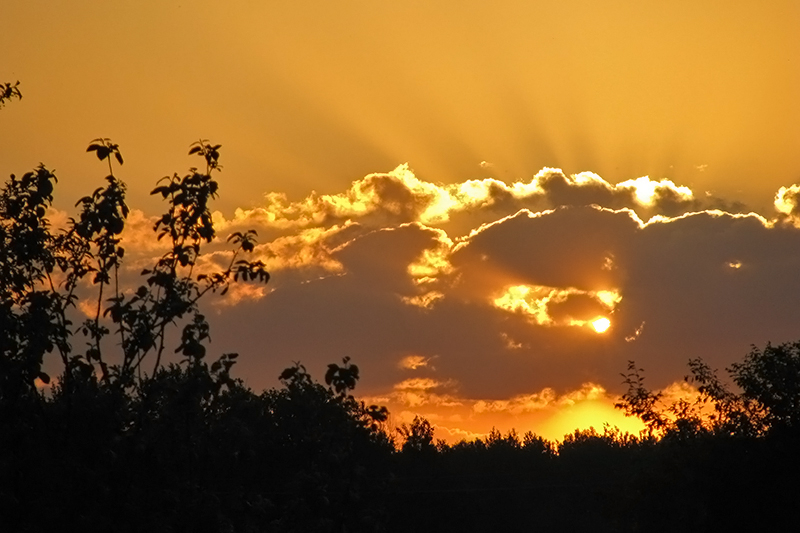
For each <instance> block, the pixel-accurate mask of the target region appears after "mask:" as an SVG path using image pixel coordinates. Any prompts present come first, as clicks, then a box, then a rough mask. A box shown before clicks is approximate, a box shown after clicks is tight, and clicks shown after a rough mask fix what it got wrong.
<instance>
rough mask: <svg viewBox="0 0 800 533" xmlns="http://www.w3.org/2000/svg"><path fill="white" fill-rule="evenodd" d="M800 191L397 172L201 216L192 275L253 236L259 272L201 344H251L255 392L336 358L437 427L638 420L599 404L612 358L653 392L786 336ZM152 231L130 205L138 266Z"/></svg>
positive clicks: (219, 308)
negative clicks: (748, 198) (734, 194)
mask: <svg viewBox="0 0 800 533" xmlns="http://www.w3.org/2000/svg"><path fill="white" fill-rule="evenodd" d="M798 190H800V189H798V187H797V186H792V187H786V188H783V189H781V190H780V191H779V192H778V194H777V195H776V200H775V208H776V211H775V212H774V213H762V214H756V213H750V212H748V211H747V210H746V209H744V208H743V207H742V206H738V204H736V203H735V202H725V201H723V200H719V199H715V198H713V197H711V196H709V195H703V196H701V197H698V196H697V195H695V194H694V193H693V192H692V191H691V190H689V189H688V188H687V187H685V186H682V185H677V184H675V183H673V182H671V181H669V180H666V179H662V180H652V179H650V178H635V179H631V180H627V181H623V182H620V183H617V184H611V183H608V182H606V181H605V180H603V179H602V178H601V177H600V176H597V175H595V174H592V173H589V172H584V173H581V174H576V175H571V176H567V175H565V174H563V173H562V172H561V171H559V170H555V169H544V170H542V171H540V172H539V173H537V174H536V175H535V176H534V177H533V178H532V179H531V180H530V181H518V182H513V183H505V182H502V181H499V180H496V179H489V178H487V179H480V180H472V181H467V182H463V183H455V184H437V183H433V182H429V181H424V180H422V179H420V178H418V177H417V176H415V175H414V173H413V172H412V171H411V169H410V168H409V167H408V166H406V165H402V166H400V167H398V168H396V169H395V170H393V171H391V172H389V173H385V174H372V175H369V176H367V177H365V178H363V179H361V180H357V181H355V182H353V184H352V185H351V186H350V187H349V188H348V189H347V190H346V191H344V192H342V193H339V194H328V195H318V194H312V195H309V196H308V197H307V198H305V199H303V200H301V201H299V202H290V201H289V200H288V199H287V197H285V196H283V195H280V194H276V195H270V196H268V197H266V198H265V201H264V205H263V206H261V207H258V208H255V209H251V210H237V211H236V213H235V214H234V216H233V217H232V218H230V219H226V218H225V217H224V216H223V215H222V214H219V213H217V214H215V221H216V222H217V224H218V239H217V240H216V241H215V242H214V243H212V244H211V245H210V246H209V247H208V251H209V252H210V253H209V254H208V255H207V256H206V259H205V263H203V264H201V265H199V268H201V269H203V268H208V269H210V268H212V267H215V266H216V267H221V266H224V265H226V264H227V262H229V261H230V258H231V255H230V252H228V251H225V250H226V248H225V238H226V237H227V235H228V234H229V233H230V232H232V231H243V230H246V229H250V228H252V229H255V230H257V231H258V235H259V244H258V245H257V247H256V250H255V254H254V258H257V259H261V260H263V261H264V262H265V263H266V264H267V266H268V269H269V270H270V272H271V273H272V275H273V277H272V281H271V282H270V284H269V285H268V286H266V287H257V286H249V285H242V286H240V287H236V288H234V289H231V290H230V291H229V292H228V294H226V295H225V296H224V297H214V298H217V299H216V300H213V299H212V300H213V301H210V304H211V305H212V306H213V308H214V312H213V313H210V315H213V322H212V328H213V331H212V335H213V338H214V344H215V345H216V346H220V349H224V350H225V351H236V352H239V353H242V354H243V355H244V354H254V355H251V356H249V357H242V358H241V359H240V361H239V363H238V365H239V372H241V373H242V375H243V376H244V377H245V379H246V381H247V382H248V383H249V384H250V385H251V386H253V387H256V388H259V387H264V386H269V385H272V384H275V377H276V376H277V375H278V374H279V373H280V371H281V370H282V369H283V368H284V367H285V366H287V365H289V364H291V362H292V361H302V362H303V363H304V364H305V365H306V366H307V367H308V368H309V369H310V370H311V371H312V373H315V374H317V375H321V372H323V371H324V368H325V365H327V364H328V363H330V362H333V361H337V360H340V359H341V358H342V357H345V356H349V357H351V358H352V359H353V361H355V362H356V363H357V364H358V365H359V367H360V368H361V370H362V375H363V380H362V383H360V384H359V391H360V392H361V393H362V394H363V395H365V397H367V398H368V399H370V400H374V401H375V402H377V403H385V404H386V405H388V406H389V407H390V408H391V409H392V410H393V412H394V413H396V414H398V415H397V416H399V417H400V419H402V420H405V419H404V418H402V416H401V415H400V414H399V413H406V414H408V413H416V414H421V415H425V416H428V417H429V418H430V419H431V421H432V422H434V421H435V426H436V427H437V428H438V429H437V431H441V435H445V436H448V435H449V437H448V438H451V437H452V436H454V435H466V434H475V435H478V434H484V433H486V432H488V431H489V430H490V429H491V427H492V426H493V425H496V426H497V427H510V426H514V427H516V428H517V429H518V430H519V431H526V430H528V429H533V430H536V428H537V427H538V428H540V432H546V431H549V432H551V433H550V434H555V433H557V432H558V431H561V429H563V428H567V430H569V428H568V427H567V425H568V422H569V420H570V419H571V420H573V421H582V422H581V423H585V424H589V423H590V422H591V421H592V420H594V422H592V423H593V424H595V425H597V426H598V427H599V425H601V421H600V418H604V419H605V420H606V421H608V420H613V421H614V423H617V424H629V425H628V426H626V427H634V426H631V425H630V424H634V422H633V421H625V420H623V419H622V418H620V417H621V413H619V412H618V411H615V410H614V409H613V404H614V402H615V401H617V399H618V398H619V395H620V394H621V393H622V392H623V386H622V384H621V378H620V373H621V372H623V371H624V370H625V368H626V365H627V361H629V360H635V361H636V362H637V364H638V365H639V366H642V367H643V368H645V370H646V373H647V375H648V376H649V379H650V380H651V381H650V382H651V383H652V386H653V387H654V388H665V387H667V386H668V385H669V384H671V383H673V382H674V381H675V380H676V377H679V376H682V375H684V374H685V373H686V368H685V364H686V361H687V360H688V359H689V358H692V357H704V358H706V359H707V360H708V361H709V362H710V364H712V366H716V367H720V368H724V367H725V366H728V365H729V364H730V363H731V362H733V361H735V360H737V359H739V358H740V357H741V356H742V355H743V354H744V353H745V352H746V351H747V350H748V347H749V346H750V344H763V343H765V342H766V341H768V340H771V341H774V342H780V341H785V340H791V339H793V338H795V336H796V335H797V329H796V325H797V324H798V323H800V311H798V309H797V308H796V306H793V305H791V301H790V299H787V298H786V295H787V294H793V293H800V278H799V277H798V276H797V275H796V273H797V272H798V271H800V229H798V227H795V225H794V224H786V223H783V221H785V220H794V218H793V217H795V215H796V213H797V211H798V208H797V202H798V200H797V198H798V197H800V193H798ZM151 226H152V220H151V219H149V218H148V217H147V216H145V215H144V214H142V213H138V212H137V213H135V214H134V215H133V216H132V219H131V225H130V228H129V229H127V230H126V233H125V234H124V236H123V237H124V242H125V243H126V244H127V247H128V248H130V250H129V253H130V255H131V258H132V259H133V260H134V261H135V262H136V264H137V265H138V264H140V263H143V262H144V261H145V260H152V258H153V257H156V256H157V255H158V254H159V253H160V249H159V246H161V245H158V246H155V247H154V246H153V245H152V242H153V240H152V227H151ZM148 232H149V233H148ZM148 235H149V236H148ZM127 256H128V254H126V258H127ZM137 258H138V259H137ZM220 298H221V299H220ZM434 362H435V364H434ZM570 417H571V418H570ZM434 419H435V420H434ZM504 424H505V426H503V425H504ZM587 427H588V426H587Z"/></svg>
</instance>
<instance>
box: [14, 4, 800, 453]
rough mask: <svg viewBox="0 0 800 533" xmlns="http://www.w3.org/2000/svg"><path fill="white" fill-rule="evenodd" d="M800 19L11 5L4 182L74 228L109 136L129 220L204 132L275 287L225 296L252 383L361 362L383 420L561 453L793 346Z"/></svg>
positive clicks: (577, 10) (230, 207)
mask: <svg viewBox="0 0 800 533" xmlns="http://www.w3.org/2000/svg"><path fill="white" fill-rule="evenodd" d="M798 28H800V3H798V2H796V1H783V0H776V1H770V2H755V1H741V0H739V1H727V2H717V1H693V2H688V1H675V2H633V1H607V2H596V1H574V0H560V1H537V2H532V1H527V0H525V1H523V0H499V1H495V2H486V1H475V0H458V1H454V0H440V1H435V2H434V1H425V2H423V1H410V0H408V1H376V0H342V1H337V2H326V1H320V0H317V1H307V0H306V1H303V0H295V1H292V2H289V1H280V0H272V1H265V0H259V1H256V0H252V1H245V0H230V1H228V2H219V1H214V2H212V1H206V0H195V1H191V0H179V1H165V0H157V1H156V0H104V1H99V0H69V1H66V0H7V1H6V2H5V3H4V5H3V13H2V17H0V81H16V80H20V82H21V85H20V88H21V90H22V92H23V94H24V98H23V100H22V101H20V102H13V103H12V104H10V105H8V106H6V107H5V108H4V109H3V110H2V112H0V172H2V173H4V174H6V175H7V174H10V173H12V172H16V173H21V172H24V171H26V170H29V169H30V168H33V167H34V166H35V165H37V164H38V163H39V162H44V163H45V164H47V165H48V167H49V168H54V169H55V170H56V173H57V175H58V176H59V180H60V182H59V195H60V197H59V198H58V200H57V207H58V208H60V209H63V210H69V209H70V208H71V206H72V205H73V204H74V202H75V200H76V199H77V198H79V197H81V196H83V195H84V194H87V193H88V192H90V191H91V190H93V189H94V188H95V187H97V186H99V184H100V183H101V180H102V176H103V175H104V174H103V167H102V165H99V164H97V163H96V161H93V160H92V158H91V157H89V156H88V155H86V154H85V149H86V146H87V145H88V143H89V141H90V140H92V139H94V138H96V137H100V136H103V137H111V138H112V139H113V140H114V141H115V142H117V143H119V144H120V145H121V150H122V153H123V155H124V156H125V159H126V163H125V165H124V167H123V168H122V170H121V171H120V176H121V177H122V178H123V179H124V180H126V181H127V183H128V185H129V190H130V204H131V205H132V206H133V207H135V208H139V209H141V210H142V212H141V213H138V212H137V215H136V216H138V217H139V219H137V220H138V221H139V223H140V224H139V226H141V228H144V229H146V227H147V217H148V216H152V215H154V214H156V213H157V209H158V208H159V206H158V204H157V203H156V202H155V201H153V200H152V199H150V198H149V196H148V193H149V191H150V189H151V188H152V187H153V184H154V183H155V181H156V180H157V179H158V178H160V177H162V176H164V175H166V174H171V173H172V172H182V171H184V170H185V169H186V168H187V167H188V166H189V165H190V164H193V163H192V162H191V161H190V160H189V159H187V158H186V156H185V153H186V150H187V149H188V146H189V144H190V143H191V142H193V141H195V140H197V139H198V138H209V139H211V140H212V141H214V142H215V143H221V144H222V145H223V149H222V164H223V166H224V172H223V174H222V175H221V185H222V190H221V198H220V201H219V203H218V209H219V210H220V212H219V214H218V215H217V220H218V221H219V222H220V225H221V227H222V228H224V229H222V230H221V231H220V233H225V232H226V231H235V229H233V228H238V227H249V226H248V225H251V226H253V227H256V228H257V229H258V230H259V233H260V235H261V242H262V243H263V246H262V247H261V249H260V250H261V253H263V254H264V257H266V258H268V259H269V261H271V268H272V270H273V276H274V277H273V282H272V285H271V287H270V288H269V291H261V292H257V293H252V294H251V293H248V292H246V291H243V292H240V293H234V295H235V296H236V297H237V298H241V301H239V303H235V302H234V301H233V300H231V301H230V302H228V303H229V304H231V305H228V306H222V305H218V306H217V308H219V309H223V308H224V309H225V311H224V312H222V313H221V314H219V315H218V324H217V325H216V327H215V332H216V333H215V335H214V339H215V344H218V345H219V348H218V349H219V350H220V351H228V350H230V349H238V350H240V351H241V352H242V353H243V355H247V356H249V357H244V358H243V361H242V363H241V364H240V366H241V369H240V371H242V372H246V376H247V378H248V382H250V383H252V384H253V386H256V387H263V386H267V385H272V384H274V376H275V375H277V372H279V370H280V368H282V367H284V366H286V365H287V364H288V363H289V362H291V361H293V360H298V359H301V360H303V361H309V367H310V368H312V369H313V368H317V367H319V366H321V365H323V364H324V363H326V362H331V361H335V360H338V359H340V358H341V357H343V356H346V355H350V356H352V357H353V358H354V360H355V361H356V362H357V363H358V364H359V365H360V366H362V368H363V369H364V376H365V377H364V380H363V384H362V385H361V387H362V388H363V392H365V393H367V394H370V395H371V396H372V397H375V398H381V399H384V400H386V401H387V402H389V403H390V404H391V405H390V406H391V407H392V411H393V413H395V416H396V417H398V420H400V421H402V420H405V419H407V417H408V416H412V414H413V413H415V412H419V413H423V414H426V415H428V416H429V417H430V418H431V420H432V422H435V423H436V424H437V427H439V428H440V429H439V431H440V432H441V434H442V435H449V437H448V438H456V436H457V435H472V434H480V433H481V432H486V431H488V429H490V428H491V425H492V424H494V423H496V424H498V427H501V429H507V428H508V427H510V426H511V425H516V427H517V429H518V430H522V431H524V430H527V429H531V428H533V429H537V428H538V431H539V432H540V433H546V432H548V431H549V432H551V434H550V435H548V436H558V432H559V431H561V429H560V427H561V426H558V428H557V429H556V426H557V421H558V420H559V419H566V420H568V421H569V420H578V419H581V417H583V418H587V419H588V418H591V416H590V415H589V414H587V413H591V412H595V411H596V412H598V413H599V412H605V411H604V410H606V411H607V407H608V405H609V403H610V401H612V400H611V399H612V397H613V396H614V395H615V394H618V393H619V392H620V384H619V373H620V372H622V371H624V369H625V364H626V361H627V360H628V359H636V360H637V361H641V363H642V365H643V366H645V367H646V368H647V369H649V370H651V371H652V374H653V381H654V385H657V386H659V387H667V386H669V385H670V383H672V382H673V381H675V380H678V379H680V377H681V376H682V375H683V374H684V373H685V361H686V360H687V359H688V358H689V357H690V356H699V355H703V356H707V357H710V358H712V359H714V360H715V361H717V362H718V363H719V364H720V366H725V365H726V364H729V362H730V361H731V360H735V359H737V358H739V357H741V355H742V354H743V353H744V352H745V351H746V350H747V348H748V346H749V344H750V343H763V342H765V341H766V340H769V339H771V340H773V341H783V340H789V339H794V338H795V336H796V331H797V327H796V325H797V323H798V320H797V319H798V318H800V317H798V316H797V315H798V312H797V311H795V310H793V309H792V308H791V306H789V305H788V304H789V303H790V302H789V300H790V299H789V298H787V297H786V294H789V293H790V292H791V291H790V290H789V289H791V288H794V290H795V291H796V290H797V289H800V287H796V285H797V284H798V282H797V281H796V280H795V278H797V276H796V275H795V274H796V272H798V268H800V242H797V241H798V235H797V230H796V229H794V226H793V225H792V224H794V222H793V221H794V218H793V217H794V216H795V214H796V213H795V211H796V209H795V207H796V205H797V201H796V199H797V192H798V191H797V189H793V188H792V189H785V190H784V191H783V193H781V196H780V198H779V200H780V201H779V202H777V204H776V203H775V199H776V194H777V193H778V191H779V190H780V188H781V187H790V186H791V185H792V184H794V183H796V182H800V98H798V95H800V64H798V63H800V32H798V31H797V29H798ZM557 169H560V170H557ZM312 191H314V192H312ZM282 195H283V196H282ZM592 204H594V205H595V206H599V207H590V205H592ZM712 210H717V211H712ZM750 211H755V212H756V213H758V215H755V214H751V215H747V213H749V212H750ZM690 213H696V214H690ZM780 213H783V214H780ZM779 215H780V221H778V218H776V217H779ZM654 216H660V217H661V218H653V217H654ZM141 228H140V229H141ZM129 239H130V240H131V241H130V242H132V243H134V242H135V243H144V242H146V240H136V239H137V237H136V236H135V229H132V230H131V236H130V237H129ZM149 251H150V252H152V250H149ZM141 253H142V254H144V255H146V254H147V253H148V249H147V247H146V246H144V245H142V248H141ZM270 291H272V292H270ZM776 302H779V304H777V303H776ZM603 318H605V319H607V320H609V322H610V326H609V328H608V330H607V331H606V332H604V333H598V332H597V331H596V328H595V326H594V325H593V324H594V323H595V322H596V321H597V320H601V319H603ZM248 331H251V332H260V333H263V335H266V336H268V337H267V340H264V337H259V336H258V335H256V334H255V333H254V334H253V336H251V337H248V335H247V332H248ZM628 339H629V340H628ZM226 342H227V343H231V344H233V345H234V346H233V347H230V346H227V345H225V343H226ZM414 357H418V358H419V361H421V362H422V363H424V364H422V363H420V364H416V366H415V364H410V363H409V364H405V363H403V361H416V359H413V358H414ZM408 358H412V359H408ZM315 365H317V366H315ZM404 365H405V366H404ZM409 365H410V366H409ZM412 367H413V368H412ZM276 369H277V370H276ZM409 380H412V381H409ZM413 380H417V381H413ZM420 380H422V381H420ZM424 380H429V381H424ZM498 402H499V403H498ZM503 402H505V403H503ZM403 413H405V414H403ZM548 413H549V414H548ZM545 414H547V416H545ZM598 416H599V415H598ZM404 417H405V418H404ZM537 417H538V418H537ZM559 417H560V418H559ZM567 425H568V423H567ZM534 426H535V427H534ZM548 428H550V429H548ZM448 432H449V433H448ZM459 432H462V433H459Z"/></svg>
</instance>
